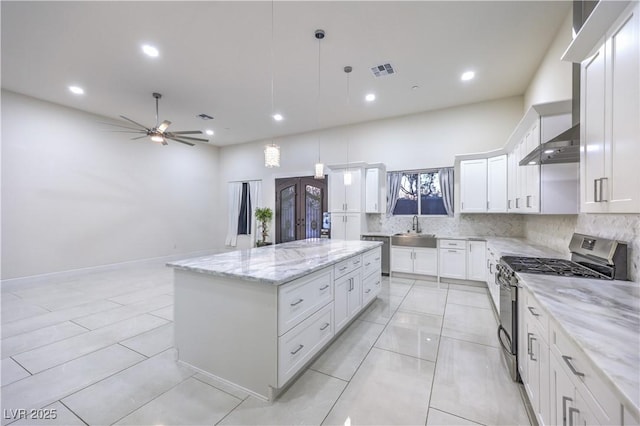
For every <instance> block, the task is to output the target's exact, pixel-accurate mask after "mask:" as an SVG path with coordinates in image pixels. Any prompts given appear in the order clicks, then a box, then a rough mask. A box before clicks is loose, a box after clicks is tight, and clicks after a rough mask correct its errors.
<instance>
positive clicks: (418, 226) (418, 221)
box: [411, 215, 422, 234]
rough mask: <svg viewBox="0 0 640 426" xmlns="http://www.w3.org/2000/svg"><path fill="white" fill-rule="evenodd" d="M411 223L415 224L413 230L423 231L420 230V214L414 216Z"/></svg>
mask: <svg viewBox="0 0 640 426" xmlns="http://www.w3.org/2000/svg"><path fill="white" fill-rule="evenodd" d="M411 224H412V225H413V230H414V231H416V233H418V234H419V233H420V232H422V231H421V230H420V220H419V219H418V215H415V216H413V219H411Z"/></svg>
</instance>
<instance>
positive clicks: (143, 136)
mask: <svg viewBox="0 0 640 426" xmlns="http://www.w3.org/2000/svg"><path fill="white" fill-rule="evenodd" d="M146 137H147V135H142V136H138V137H137V138H131V139H130V140H132V141H135V140H136V139H142V138H146Z"/></svg>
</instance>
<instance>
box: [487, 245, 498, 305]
mask: <svg viewBox="0 0 640 426" xmlns="http://www.w3.org/2000/svg"><path fill="white" fill-rule="evenodd" d="M499 261H500V259H499V258H498V256H497V255H496V253H495V252H494V251H493V249H492V248H491V247H488V246H487V259H486V273H487V278H486V281H487V288H488V289H489V294H490V295H491V300H492V301H493V306H494V307H495V308H496V312H498V313H499V312H500V286H499V285H498V283H497V282H496V266H497V265H498V262H499Z"/></svg>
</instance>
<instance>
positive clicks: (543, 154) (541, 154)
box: [520, 124, 580, 166]
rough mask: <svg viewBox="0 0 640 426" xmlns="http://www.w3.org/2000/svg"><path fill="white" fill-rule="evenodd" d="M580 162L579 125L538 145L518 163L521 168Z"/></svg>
mask: <svg viewBox="0 0 640 426" xmlns="http://www.w3.org/2000/svg"><path fill="white" fill-rule="evenodd" d="M579 161H580V124H576V125H575V126H573V127H571V128H570V129H568V130H565V131H564V132H562V133H560V134H559V135H558V136H556V137H554V138H553V139H550V140H548V141H547V142H545V143H543V144H541V145H538V147H537V148H536V149H534V150H533V151H531V152H530V153H529V154H527V156H526V157H524V158H523V159H522V160H521V161H520V165H521V166H528V165H536V164H560V163H577V162H579Z"/></svg>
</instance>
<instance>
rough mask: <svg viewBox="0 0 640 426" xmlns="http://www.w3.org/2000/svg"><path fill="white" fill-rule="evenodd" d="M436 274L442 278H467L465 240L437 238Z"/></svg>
mask: <svg viewBox="0 0 640 426" xmlns="http://www.w3.org/2000/svg"><path fill="white" fill-rule="evenodd" d="M438 243H439V245H440V249H439V265H438V266H439V268H438V275H439V276H440V277H443V278H456V279H460V280H464V279H466V278H467V242H466V241H463V240H439V242H438Z"/></svg>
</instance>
